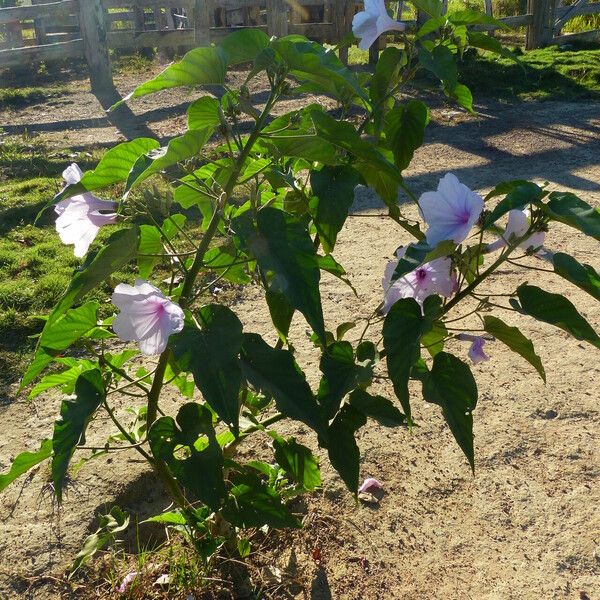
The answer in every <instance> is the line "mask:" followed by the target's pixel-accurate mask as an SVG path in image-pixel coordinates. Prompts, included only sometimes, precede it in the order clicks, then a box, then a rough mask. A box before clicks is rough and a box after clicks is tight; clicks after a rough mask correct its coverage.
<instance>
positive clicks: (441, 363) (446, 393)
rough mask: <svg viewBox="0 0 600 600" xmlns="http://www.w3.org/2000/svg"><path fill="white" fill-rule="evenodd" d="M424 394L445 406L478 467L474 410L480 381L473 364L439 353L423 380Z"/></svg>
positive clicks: (459, 439) (455, 432)
mask: <svg viewBox="0 0 600 600" xmlns="http://www.w3.org/2000/svg"><path fill="white" fill-rule="evenodd" d="M423 397H424V398H425V400H426V401H427V402H433V403H434V404H439V405H440V406H441V407H442V412H443V415H444V419H445V420H446V423H448V426H449V427H450V431H452V435H453V436H454V438H455V439H456V441H457V442H458V445H459V446H460V448H461V450H462V451H463V452H464V453H465V456H466V457H467V459H468V460H469V464H470V465H471V469H472V470H473V471H475V453H474V449H473V410H474V409H475V406H476V405H477V384H476V383H475V379H474V377H473V374H472V373H471V369H470V368H469V365H467V364H466V363H464V362H462V361H461V360H460V359H458V358H456V356H453V355H452V354H448V353H447V352H440V353H439V354H436V356H435V358H434V359H433V367H432V369H431V372H430V374H429V377H428V378H427V379H426V380H425V382H424V383H423Z"/></svg>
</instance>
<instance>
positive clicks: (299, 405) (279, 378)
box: [242, 333, 324, 434]
mask: <svg viewBox="0 0 600 600" xmlns="http://www.w3.org/2000/svg"><path fill="white" fill-rule="evenodd" d="M242 368H243V371H244V375H245V377H246V379H247V380H248V382H249V383H250V384H251V385H252V386H253V387H254V388H255V389H257V390H260V391H261V392H263V393H264V394H269V395H271V396H273V398H275V404H276V405H277V410H278V411H279V412H282V413H283V414H284V415H285V416H286V417H288V418H290V419H295V420H296V421H301V422H302V423H305V424H306V425H308V426H309V427H310V428H311V429H313V430H314V431H316V432H317V433H319V434H323V433H324V426H323V419H322V417H321V413H320V410H319V406H318V404H317V402H316V400H315V398H314V396H313V393H312V391H311V389H310V387H309V385H308V383H307V381H306V378H305V377H304V374H303V373H302V372H301V371H300V369H299V368H298V366H297V365H296V363H295V361H294V355H293V354H292V353H291V352H290V351H289V350H279V349H277V348H271V346H269V345H268V344H267V343H266V342H265V341H264V340H263V339H262V338H261V337H260V336H259V335H257V334H255V333H245V334H244V344H243V347H242Z"/></svg>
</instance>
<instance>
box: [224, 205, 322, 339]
mask: <svg viewBox="0 0 600 600" xmlns="http://www.w3.org/2000/svg"><path fill="white" fill-rule="evenodd" d="M233 227H234V229H235V230H236V232H237V233H238V234H239V235H240V237H241V238H242V240H243V242H244V244H245V247H246V248H247V249H248V251H249V252H250V253H251V255H253V256H254V257H255V258H256V260H257V262H258V264H259V266H260V268H261V269H262V271H263V272H264V273H265V274H268V273H271V274H272V278H271V280H270V283H269V289H271V290H273V291H275V292H278V293H281V294H284V295H285V296H286V298H287V299H288V301H289V303H290V305H291V306H293V307H294V308H295V309H297V310H299V311H300V312H301V313H302V314H303V315H304V317H305V318H306V320H307V322H308V324H309V325H310V326H311V327H312V328H313V330H314V331H315V333H316V334H317V335H318V336H319V337H320V338H321V340H324V339H325V324H324V321H323V309H322V306H321V295H320V292H319V280H320V278H321V274H320V271H319V266H318V264H317V258H316V253H315V249H314V246H313V242H312V240H311V238H310V236H309V234H308V232H307V230H306V228H305V227H304V225H303V224H302V223H301V222H300V221H298V220H297V219H296V218H294V217H293V216H292V215H289V214H288V213H285V212H283V211H281V210H277V209H275V208H270V207H267V208H264V209H262V210H261V211H259V212H258V214H257V215H256V224H254V223H252V221H251V215H250V213H246V214H245V215H243V216H242V217H240V218H238V219H236V220H235V221H234V225H233Z"/></svg>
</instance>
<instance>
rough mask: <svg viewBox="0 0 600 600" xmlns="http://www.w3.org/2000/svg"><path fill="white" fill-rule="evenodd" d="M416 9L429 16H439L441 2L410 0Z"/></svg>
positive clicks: (437, 0) (436, 0) (435, 0)
mask: <svg viewBox="0 0 600 600" xmlns="http://www.w3.org/2000/svg"><path fill="white" fill-rule="evenodd" d="M410 3H411V4H412V5H413V6H414V7H415V8H416V9H417V10H420V11H422V12H424V13H427V14H428V15H429V16H430V17H439V16H440V15H441V14H442V3H441V2H440V0H410Z"/></svg>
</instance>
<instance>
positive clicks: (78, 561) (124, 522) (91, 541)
mask: <svg viewBox="0 0 600 600" xmlns="http://www.w3.org/2000/svg"><path fill="white" fill-rule="evenodd" d="M127 527H129V515H128V514H127V513H126V512H123V511H122V510H121V509H120V508H119V507H118V506H114V507H113V508H112V509H111V511H110V512H109V513H108V514H106V515H101V517H100V524H99V526H98V529H97V530H96V532H95V533H92V534H91V535H89V536H88V537H87V538H85V541H84V542H83V548H82V549H81V551H80V552H79V554H77V556H76V557H75V561H74V563H73V566H72V567H71V573H70V574H69V579H70V578H71V577H72V576H73V574H74V573H75V571H77V569H79V567H81V566H82V565H83V564H85V563H86V562H87V561H88V560H89V559H90V558H92V556H94V554H96V552H99V551H100V550H102V549H103V548H105V547H106V546H108V544H110V543H112V542H113V541H114V539H115V535H116V534H117V533H119V532H121V531H125V529H127Z"/></svg>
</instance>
